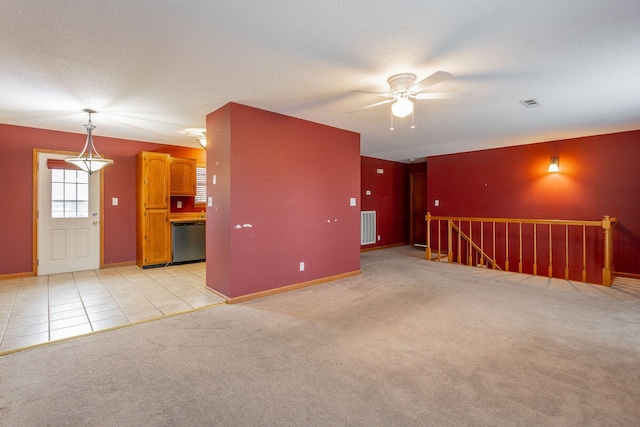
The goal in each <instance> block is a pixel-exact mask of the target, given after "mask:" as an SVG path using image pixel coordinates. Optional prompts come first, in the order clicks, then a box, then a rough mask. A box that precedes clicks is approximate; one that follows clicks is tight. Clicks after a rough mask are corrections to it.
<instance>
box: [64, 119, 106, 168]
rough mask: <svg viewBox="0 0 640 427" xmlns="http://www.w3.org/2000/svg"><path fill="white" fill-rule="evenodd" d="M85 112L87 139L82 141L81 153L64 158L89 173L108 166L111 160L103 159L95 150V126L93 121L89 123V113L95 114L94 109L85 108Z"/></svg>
mask: <svg viewBox="0 0 640 427" xmlns="http://www.w3.org/2000/svg"><path fill="white" fill-rule="evenodd" d="M82 111H84V112H85V113H88V114H89V123H87V124H86V125H84V127H85V129H87V141H86V142H85V143H84V148H83V149H82V153H80V154H79V155H78V157H72V158H69V159H64V160H65V162H67V163H71V164H72V165H75V166H77V167H78V168H80V169H82V170H83V171H85V172H88V173H89V175H91V174H92V173H94V172H97V171H99V170H100V169H102V168H103V167H105V166H109V165H112V164H113V160H109V159H105V158H104V157H102V156H101V155H100V154H98V151H97V150H96V147H95V146H94V145H93V137H92V134H93V130H94V129H95V128H96V127H95V126H94V125H93V123H91V114H95V113H96V111H94V110H91V109H89V108H85V109H84V110H82Z"/></svg>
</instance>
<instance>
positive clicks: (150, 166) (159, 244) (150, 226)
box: [136, 151, 171, 267]
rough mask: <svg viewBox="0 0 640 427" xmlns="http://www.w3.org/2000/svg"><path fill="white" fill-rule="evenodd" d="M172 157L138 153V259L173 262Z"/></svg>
mask: <svg viewBox="0 0 640 427" xmlns="http://www.w3.org/2000/svg"><path fill="white" fill-rule="evenodd" d="M170 164H171V157H170V156H169V155H168V154H165V153H152V152H145V151H143V152H142V153H140V154H138V156H137V157H136V191H137V197H136V263H137V264H138V266H139V267H146V266H150V265H158V264H166V263H170V262H171V223H170V222H169V188H170V181H171V175H170Z"/></svg>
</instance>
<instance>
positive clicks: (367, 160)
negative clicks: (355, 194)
mask: <svg viewBox="0 0 640 427" xmlns="http://www.w3.org/2000/svg"><path fill="white" fill-rule="evenodd" d="M378 169H382V170H383V172H384V173H382V174H379V173H377V170H378ZM409 170H410V165H408V164H404V163H398V162H392V161H389V160H380V159H374V158H371V157H362V159H361V167H360V173H361V183H362V185H361V193H360V197H361V199H362V210H363V211H376V232H377V234H378V236H379V237H380V239H379V240H378V242H377V243H376V244H373V245H363V246H362V248H363V249H364V248H374V247H377V246H388V245H396V244H403V243H407V242H408V241H409ZM367 191H370V192H371V194H370V195H367Z"/></svg>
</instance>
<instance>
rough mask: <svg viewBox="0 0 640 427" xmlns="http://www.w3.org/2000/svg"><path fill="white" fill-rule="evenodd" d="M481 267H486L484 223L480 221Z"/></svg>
mask: <svg viewBox="0 0 640 427" xmlns="http://www.w3.org/2000/svg"><path fill="white" fill-rule="evenodd" d="M480 267H484V221H480Z"/></svg>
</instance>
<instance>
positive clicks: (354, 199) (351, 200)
mask: <svg viewBox="0 0 640 427" xmlns="http://www.w3.org/2000/svg"><path fill="white" fill-rule="evenodd" d="M355 205H356V198H355V197H352V198H351V199H349V206H355Z"/></svg>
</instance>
